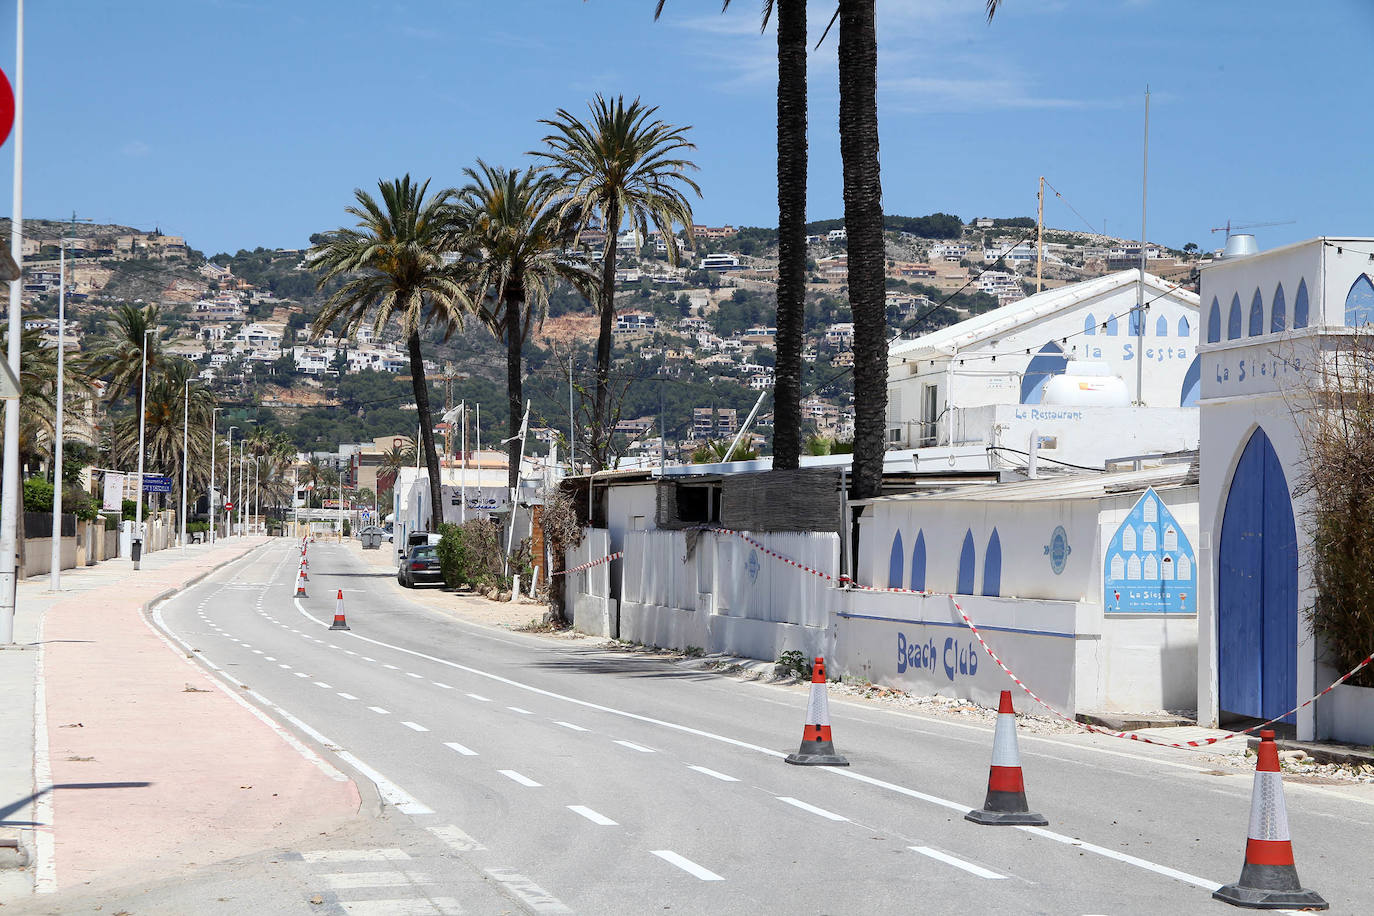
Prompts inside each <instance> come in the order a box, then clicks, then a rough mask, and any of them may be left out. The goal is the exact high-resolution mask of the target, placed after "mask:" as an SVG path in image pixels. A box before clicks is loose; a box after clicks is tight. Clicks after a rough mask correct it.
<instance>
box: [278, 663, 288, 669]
mask: <svg viewBox="0 0 1374 916" xmlns="http://www.w3.org/2000/svg"><path fill="white" fill-rule="evenodd" d="M277 667H278V668H285V669H286V670H287V671H290V670H291V666H290V665H287V664H285V663H279V664H278V665H277Z"/></svg>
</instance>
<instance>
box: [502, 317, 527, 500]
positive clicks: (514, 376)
mask: <svg viewBox="0 0 1374 916" xmlns="http://www.w3.org/2000/svg"><path fill="white" fill-rule="evenodd" d="M522 300H523V295H522V297H521V299H514V298H509V299H507V300H506V395H507V397H508V398H509V405H508V406H509V408H510V422H509V423H507V424H506V429H507V431H508V433H509V435H510V440H509V441H508V442H507V443H506V456H507V457H506V463H507V467H508V470H507V473H506V486H508V487H510V488H511V489H512V490H514V489H515V488H516V487H518V486H520V419H521V414H522V413H523V412H524V408H523V407H522V406H521V405H522V404H524V402H525V392H524V388H523V382H524V379H523V373H522V372H521V371H520V355H521V353H520V351H521V346H522V345H523V344H524V335H523V334H522V333H521V332H522V330H523V325H522V324H521V321H520V319H521V316H522V315H523V314H524V311H525V309H524V305H525V303H524V302H523V301H522Z"/></svg>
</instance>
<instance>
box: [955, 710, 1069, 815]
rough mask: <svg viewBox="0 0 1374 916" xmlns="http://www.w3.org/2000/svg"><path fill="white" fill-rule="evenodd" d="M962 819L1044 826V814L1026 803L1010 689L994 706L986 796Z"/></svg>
mask: <svg viewBox="0 0 1374 916" xmlns="http://www.w3.org/2000/svg"><path fill="white" fill-rule="evenodd" d="M964 819H965V820H970V821H973V822H974V823H975V824H986V825H989V826H1000V825H1008V826H1027V827H1044V826H1045V825H1046V824H1048V823H1049V821H1047V820H1046V819H1045V816H1044V815H1043V814H1035V813H1034V812H1032V811H1031V810H1030V806H1029V805H1027V804H1026V784H1025V782H1024V781H1023V780H1022V778H1021V751H1020V750H1019V749H1018V748H1017V746H1016V710H1015V709H1014V708H1013V707H1012V705H1011V691H1010V690H1003V691H1002V700H1001V702H1000V703H999V704H998V706H997V728H996V729H995V730H994V731H993V733H992V766H991V768H989V770H988V797H987V800H986V801H984V802H983V807H982V810H979V811H970V812H969V813H968V814H965V815H964Z"/></svg>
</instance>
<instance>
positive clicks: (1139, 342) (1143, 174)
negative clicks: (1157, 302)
mask: <svg viewBox="0 0 1374 916" xmlns="http://www.w3.org/2000/svg"><path fill="white" fill-rule="evenodd" d="M1149 179H1150V87H1149V86H1146V87H1145V144H1144V154H1143V158H1142V162H1141V168H1140V282H1139V283H1137V284H1136V288H1135V333H1136V338H1135V403H1136V406H1138V407H1144V406H1145V246H1146V243H1145V206H1146V202H1147V190H1148V188H1149Z"/></svg>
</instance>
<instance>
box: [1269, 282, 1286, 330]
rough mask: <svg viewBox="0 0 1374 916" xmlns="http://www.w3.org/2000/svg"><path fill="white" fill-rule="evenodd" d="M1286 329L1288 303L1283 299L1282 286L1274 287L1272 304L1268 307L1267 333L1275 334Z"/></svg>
mask: <svg viewBox="0 0 1374 916" xmlns="http://www.w3.org/2000/svg"><path fill="white" fill-rule="evenodd" d="M1287 329H1288V303H1287V302H1285V301H1284V298H1283V284H1282V283H1280V284H1279V285H1278V286H1276V287H1274V304H1273V305H1271V306H1270V307H1269V331H1270V333H1273V334H1277V333H1278V332H1280V331H1284V330H1287Z"/></svg>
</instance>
